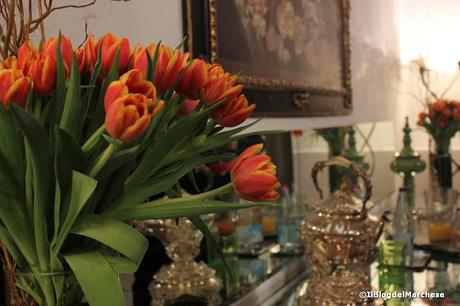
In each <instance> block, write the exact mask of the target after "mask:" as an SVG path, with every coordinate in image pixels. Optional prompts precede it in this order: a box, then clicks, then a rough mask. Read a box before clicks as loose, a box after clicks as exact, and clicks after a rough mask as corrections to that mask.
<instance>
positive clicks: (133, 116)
mask: <svg viewBox="0 0 460 306" xmlns="http://www.w3.org/2000/svg"><path fill="white" fill-rule="evenodd" d="M163 104H164V103H163V101H160V102H156V101H152V100H151V99H148V98H147V97H146V96H144V95H141V94H128V95H125V96H122V97H120V98H118V99H116V100H115V101H114V102H113V103H112V104H111V105H110V106H109V108H108V109H107V113H106V116H105V128H106V130H107V132H108V133H109V134H110V135H111V136H112V137H113V138H115V139H119V140H121V141H122V142H130V141H133V140H134V139H136V138H137V137H139V136H140V135H142V134H143V133H144V131H145V130H146V129H147V127H148V126H149V124H150V121H151V119H152V116H154V115H156V114H157V113H158V112H159V111H160V110H161V108H162V107H163Z"/></svg>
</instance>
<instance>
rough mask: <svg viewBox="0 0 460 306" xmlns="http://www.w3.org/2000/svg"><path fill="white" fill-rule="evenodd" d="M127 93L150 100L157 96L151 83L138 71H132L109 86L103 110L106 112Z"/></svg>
mask: <svg viewBox="0 0 460 306" xmlns="http://www.w3.org/2000/svg"><path fill="white" fill-rule="evenodd" d="M129 93H136V94H142V95H144V96H146V97H147V98H148V99H151V100H155V99H156V95H157V93H156V89H155V86H153V84H152V82H149V81H147V80H145V79H144V78H143V76H142V72H140V71H139V70H137V69H132V70H130V71H128V72H126V73H125V74H123V75H122V76H121V77H120V79H119V80H118V81H114V82H112V83H111V84H110V85H109V87H108V88H107V91H106V92H105V97H104V107H105V109H106V110H107V109H108V107H109V106H110V104H112V103H113V101H115V100H116V99H118V98H119V97H122V96H124V95H127V94H129Z"/></svg>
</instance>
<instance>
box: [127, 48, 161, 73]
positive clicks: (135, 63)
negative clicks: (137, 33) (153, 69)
mask: <svg viewBox="0 0 460 306" xmlns="http://www.w3.org/2000/svg"><path fill="white" fill-rule="evenodd" d="M155 48H156V45H154V44H150V45H148V46H147V47H145V48H143V47H142V46H141V45H139V44H138V45H137V46H136V47H135V48H134V51H133V57H132V59H131V66H132V67H133V68H134V69H137V70H139V71H141V72H142V75H143V77H144V78H146V77H147V67H148V65H149V62H148V60H147V53H148V55H149V56H150V58H152V59H153V56H154V54H155Z"/></svg>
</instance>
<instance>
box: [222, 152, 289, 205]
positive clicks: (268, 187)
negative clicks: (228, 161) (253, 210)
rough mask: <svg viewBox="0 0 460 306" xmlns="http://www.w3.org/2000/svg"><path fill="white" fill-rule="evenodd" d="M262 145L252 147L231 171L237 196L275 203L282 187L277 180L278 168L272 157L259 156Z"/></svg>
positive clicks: (236, 160)
mask: <svg viewBox="0 0 460 306" xmlns="http://www.w3.org/2000/svg"><path fill="white" fill-rule="evenodd" d="M262 149H263V145H262V144H257V145H253V146H250V147H249V148H247V149H246V150H244V151H243V153H241V154H240V155H239V156H238V157H237V158H236V159H235V160H234V161H233V165H232V169H231V171H230V177H231V179H232V183H233V188H234V190H235V192H236V194H237V195H238V196H239V197H241V198H243V199H246V200H249V201H274V200H277V199H278V198H279V193H278V191H277V190H278V188H279V187H280V186H281V184H280V182H279V181H278V179H277V178H276V166H275V164H273V163H272V161H271V159H270V156H267V155H258V154H259V153H260V152H261V151H262Z"/></svg>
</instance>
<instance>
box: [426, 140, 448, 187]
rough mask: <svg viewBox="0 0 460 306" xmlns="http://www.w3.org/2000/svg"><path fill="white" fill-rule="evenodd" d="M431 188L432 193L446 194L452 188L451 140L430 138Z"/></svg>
mask: <svg viewBox="0 0 460 306" xmlns="http://www.w3.org/2000/svg"><path fill="white" fill-rule="evenodd" d="M434 143H436V145H433V144H434ZM429 147H430V155H429V160H430V167H429V171H430V189H431V193H432V194H440V195H442V194H445V193H446V191H447V190H449V189H450V188H452V156H451V155H450V153H449V152H450V150H449V149H450V142H446V141H444V142H443V143H442V144H441V143H439V141H433V140H430V143H429Z"/></svg>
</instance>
